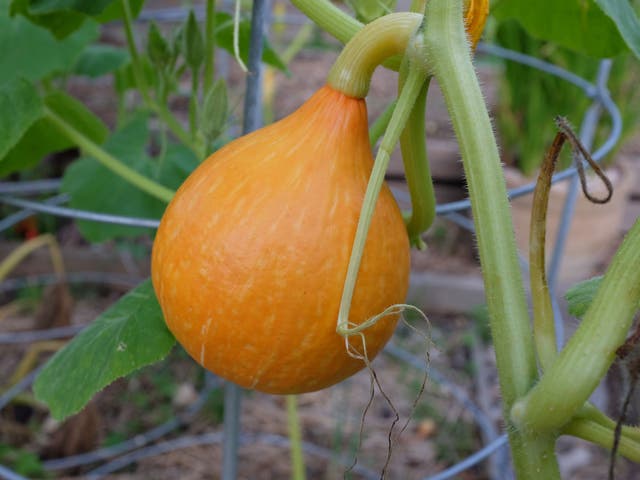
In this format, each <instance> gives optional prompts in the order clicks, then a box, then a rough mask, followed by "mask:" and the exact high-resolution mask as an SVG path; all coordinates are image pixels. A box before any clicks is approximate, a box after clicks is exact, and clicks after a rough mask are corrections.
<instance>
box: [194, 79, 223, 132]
mask: <svg viewBox="0 0 640 480" xmlns="http://www.w3.org/2000/svg"><path fill="white" fill-rule="evenodd" d="M227 115H228V100H227V85H226V83H225V82H224V81H223V80H218V81H216V82H215V83H214V84H213V86H212V87H211V90H210V91H209V92H207V93H206V94H205V97H204V106H203V108H202V109H201V110H200V122H199V125H200V131H201V133H202V135H203V137H204V138H205V140H206V141H207V142H208V143H209V144H210V143H211V142H213V141H214V140H215V139H216V138H218V137H219V136H220V135H221V134H222V132H223V131H224V127H225V125H226V123H227Z"/></svg>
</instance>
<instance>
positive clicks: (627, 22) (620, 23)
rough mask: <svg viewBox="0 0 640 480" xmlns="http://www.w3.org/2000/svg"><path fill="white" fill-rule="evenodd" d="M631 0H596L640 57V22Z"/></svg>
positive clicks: (628, 44)
mask: <svg viewBox="0 0 640 480" xmlns="http://www.w3.org/2000/svg"><path fill="white" fill-rule="evenodd" d="M630 1H631V0H595V2H596V3H597V4H598V5H599V6H600V8H601V9H602V10H603V11H604V13H606V14H607V15H608V16H609V17H610V18H611V19H612V20H613V21H614V22H615V24H616V26H617V27H618V30H619V31H620V35H622V38H624V40H625V41H626V42H627V46H628V47H629V48H630V49H631V51H632V52H633V53H634V54H635V56H636V57H637V58H640V22H639V21H638V16H637V15H636V12H635V10H634V9H633V8H632V6H631V3H630Z"/></svg>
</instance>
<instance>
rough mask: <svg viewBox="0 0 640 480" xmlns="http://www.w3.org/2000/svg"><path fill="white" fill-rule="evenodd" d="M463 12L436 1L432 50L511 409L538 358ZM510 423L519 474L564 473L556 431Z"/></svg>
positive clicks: (429, 30) (445, 0)
mask: <svg viewBox="0 0 640 480" xmlns="http://www.w3.org/2000/svg"><path fill="white" fill-rule="evenodd" d="M463 19H464V16H463V0H429V2H428V3H427V12H426V14H425V22H426V25H425V37H426V55H427V62H428V64H429V65H430V66H431V72H432V73H433V74H434V75H435V77H436V79H437V80H438V83H439V84H440V88H441V89H442V92H443V95H444V98H445V101H446V104H447V107H448V109H449V114H450V116H451V120H452V123H453V126H454V130H455V132H456V137H457V138H458V143H459V146H460V151H461V154H462V160H463V164H464V170H465V175H466V178H467V184H468V186H469V195H470V197H471V206H472V211H473V217H474V219H475V225H476V237H477V242H478V251H479V254H480V263H481V265H482V272H483V277H484V283H485V295H486V298H487V305H488V309H489V314H490V324H491V331H492V336H493V343H494V348H495V351H496V361H497V366H498V373H499V377H500V387H501V392H502V396H503V402H504V409H505V412H509V410H510V408H511V406H512V405H513V404H514V402H515V401H516V400H517V399H518V398H519V397H521V396H523V395H525V394H526V393H527V391H529V389H530V388H531V386H532V385H533V384H534V382H535V380H536V377H537V369H536V358H535V350H534V344H533V339H532V332H531V327H530V324H529V321H530V319H529V315H528V313H527V304H526V300H525V294H524V287H523V283H522V277H521V272H520V268H519V265H518V259H517V253H516V245H515V239H514V234H513V223H512V220H511V214H510V210H509V202H508V200H507V189H506V185H505V181H504V176H503V173H502V168H501V164H500V157H499V153H498V147H497V144H496V140H495V137H494V134H493V129H492V126H491V121H490V119H489V114H488V112H487V108H486V105H485V103H484V99H483V96H482V92H481V90H480V86H479V83H478V79H477V77H476V73H475V70H474V68H473V64H472V62H471V51H470V48H469V43H468V40H467V37H466V33H465V28H464V20H463ZM506 418H508V416H506ZM507 429H508V431H509V440H510V446H511V451H512V454H513V460H514V467H515V469H516V472H517V476H518V478H519V479H520V480H522V479H541V478H544V479H546V480H552V479H557V478H560V472H559V469H558V464H557V460H556V457H555V452H554V446H555V435H553V434H551V435H537V436H534V435H528V434H527V433H526V432H521V431H518V430H515V429H513V428H510V426H507Z"/></svg>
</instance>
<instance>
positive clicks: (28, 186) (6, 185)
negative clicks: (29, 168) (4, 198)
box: [0, 178, 62, 195]
mask: <svg viewBox="0 0 640 480" xmlns="http://www.w3.org/2000/svg"><path fill="white" fill-rule="evenodd" d="M61 183H62V180H61V179H59V178H51V179H45V180H31V181H22V182H0V195H34V194H39V193H49V192H57V191H58V190H59V189H60V184H61Z"/></svg>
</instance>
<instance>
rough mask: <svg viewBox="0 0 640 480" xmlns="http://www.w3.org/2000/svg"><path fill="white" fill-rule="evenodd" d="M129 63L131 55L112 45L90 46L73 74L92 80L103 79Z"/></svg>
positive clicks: (79, 59) (79, 60) (83, 53)
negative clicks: (102, 77)
mask: <svg viewBox="0 0 640 480" xmlns="http://www.w3.org/2000/svg"><path fill="white" fill-rule="evenodd" d="M128 61H129V53H128V52H127V51H126V50H124V49H122V48H117V47H113V46H111V45H104V44H100V43H98V44H95V45H89V46H88V47H87V48H86V49H85V50H84V51H83V52H82V54H81V55H80V57H79V58H78V61H77V62H76V64H75V67H74V70H73V73H75V74H77V75H84V76H87V77H91V78H97V77H101V76H103V75H106V74H107V73H111V72H113V71H115V70H117V69H118V68H120V67H122V66H123V65H124V64H126V63H127V62H128Z"/></svg>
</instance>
